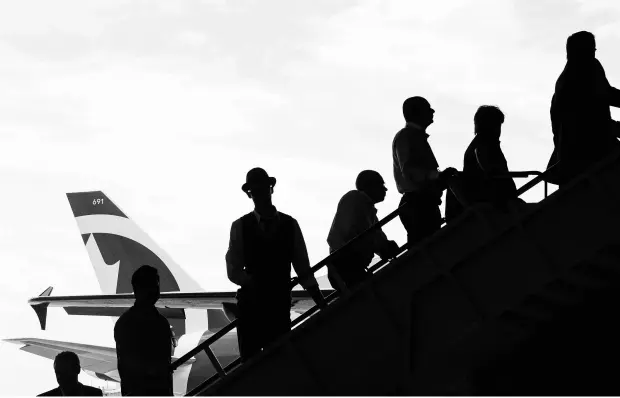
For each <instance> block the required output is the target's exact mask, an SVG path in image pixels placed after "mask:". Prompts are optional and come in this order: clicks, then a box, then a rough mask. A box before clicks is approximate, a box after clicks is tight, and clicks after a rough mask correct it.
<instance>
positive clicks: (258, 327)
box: [226, 168, 325, 361]
mask: <svg viewBox="0 0 620 398" xmlns="http://www.w3.org/2000/svg"><path fill="white" fill-rule="evenodd" d="M275 184H276V179H275V178H274V177H269V175H268V174H267V172H266V171H265V170H263V169H261V168H254V169H252V170H250V171H249V172H248V173H247V176H246V183H245V184H243V186H242V187H241V189H242V190H243V191H244V192H245V193H246V194H247V195H248V197H249V198H251V199H252V201H253V202H254V211H252V212H250V213H248V214H246V215H245V216H243V217H241V218H239V219H238V220H236V221H235V222H233V224H232V226H231V229H230V243H229V246H228V252H227V253H226V269H227V272H228V279H230V281H231V282H233V283H234V284H236V285H239V286H241V288H240V289H239V290H238V291H237V304H238V315H239V323H238V324H237V334H238V336H239V351H240V354H241V358H242V360H244V361H245V360H247V359H249V358H250V357H251V356H253V355H254V354H256V353H258V352H259V351H260V350H261V349H263V348H265V347H267V346H268V345H269V344H270V343H272V342H273V341H274V340H276V339H277V338H278V337H280V336H281V335H283V334H285V333H287V332H289V331H290V330H291V315H290V309H291V263H292V264H293V267H294V268H295V272H296V273H297V275H299V276H300V278H301V283H302V286H303V287H304V288H305V289H306V290H307V291H308V292H309V293H310V294H311V295H312V298H313V299H314V301H315V302H316V303H317V304H319V305H320V306H324V305H325V301H324V298H323V295H322V294H321V291H320V290H319V287H318V284H317V282H316V279H315V278H314V275H312V274H311V272H310V261H309V259H308V252H307V250H306V243H305V241H304V238H303V235H302V233H301V229H300V228H299V224H298V223H297V220H295V219H294V218H293V217H291V216H289V215H287V214H284V213H281V212H279V211H278V210H277V209H276V208H275V206H274V205H273V204H272V202H271V196H272V194H273V187H274V186H275Z"/></svg>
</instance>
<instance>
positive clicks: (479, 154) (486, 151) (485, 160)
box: [474, 145, 508, 177]
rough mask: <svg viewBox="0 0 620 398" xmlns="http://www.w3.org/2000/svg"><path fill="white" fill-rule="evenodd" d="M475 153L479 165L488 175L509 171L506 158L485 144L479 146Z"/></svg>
mask: <svg viewBox="0 0 620 398" xmlns="http://www.w3.org/2000/svg"><path fill="white" fill-rule="evenodd" d="M474 153H475V154H476V160H477V161H478V165H479V166H480V168H481V169H482V171H484V172H485V174H486V175H487V176H488V177H493V176H496V175H501V174H506V172H507V171H508V170H507V166H506V164H505V162H504V159H501V158H500V157H499V156H497V153H495V151H493V150H492V149H490V148H488V147H486V146H485V145H480V146H478V147H477V148H476V149H475V150H474Z"/></svg>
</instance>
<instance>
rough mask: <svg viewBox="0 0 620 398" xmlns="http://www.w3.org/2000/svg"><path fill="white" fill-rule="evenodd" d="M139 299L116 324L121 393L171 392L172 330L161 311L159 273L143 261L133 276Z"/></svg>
mask: <svg viewBox="0 0 620 398" xmlns="http://www.w3.org/2000/svg"><path fill="white" fill-rule="evenodd" d="M131 285H132V287H133V291H134V295H135V297H136V301H135V303H134V305H133V306H132V307H131V308H130V309H128V310H127V311H125V313H123V315H121V317H120V318H119V319H118V321H117V322H116V325H115V326H114V340H116V356H117V360H118V373H119V375H120V378H121V393H122V394H123V395H124V396H127V395H141V396H164V395H172V373H171V372H170V357H171V345H172V337H173V336H172V332H171V330H170V324H169V323H168V320H167V319H166V318H165V317H164V316H163V315H161V314H160V313H159V311H158V310H157V308H156V307H155V303H156V302H157V300H159V274H158V273H157V269H156V268H154V267H151V266H149V265H143V266H141V267H140V268H138V269H137V270H136V272H134V274H133V275H132V277H131Z"/></svg>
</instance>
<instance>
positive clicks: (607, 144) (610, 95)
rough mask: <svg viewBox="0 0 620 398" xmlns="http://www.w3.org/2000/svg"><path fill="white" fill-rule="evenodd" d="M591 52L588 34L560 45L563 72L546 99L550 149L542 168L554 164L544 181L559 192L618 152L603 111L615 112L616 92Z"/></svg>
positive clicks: (619, 94) (619, 98)
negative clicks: (563, 53) (562, 47)
mask: <svg viewBox="0 0 620 398" xmlns="http://www.w3.org/2000/svg"><path fill="white" fill-rule="evenodd" d="M595 52H596V42H595V39H594V35H593V34H592V33H590V32H585V31H582V32H577V33H575V34H573V35H571V36H570V37H569V38H568V40H567V41H566V58H567V62H566V66H565V67H564V70H563V71H562V73H561V74H560V77H559V78H558V80H557V82H556V84H555V93H554V94H553V98H552V99H551V112H550V113H551V127H552V130H553V144H554V146H555V148H554V151H553V154H552V155H551V159H550V160H549V164H548V166H547V167H548V168H549V167H551V166H553V165H554V164H557V165H556V167H555V168H554V170H553V171H552V172H550V175H549V177H548V181H549V182H551V183H554V184H558V185H560V186H562V185H563V184H565V183H567V182H569V181H570V180H571V179H572V178H574V177H575V176H576V175H578V174H579V173H581V172H583V171H585V169H586V168H588V167H589V166H591V165H593V164H594V163H596V162H597V161H600V160H602V159H603V158H604V157H605V156H606V155H608V154H610V153H611V152H612V151H614V150H617V149H618V148H620V144H619V143H618V140H617V139H616V137H617V136H618V135H619V133H620V128H619V127H618V126H619V125H618V122H615V121H613V120H612V118H611V112H610V110H609V107H610V106H614V107H620V90H618V89H616V88H614V87H612V86H611V85H610V84H609V82H608V81H607V77H606V76H605V70H604V69H603V66H602V65H601V63H600V62H599V61H598V59H596V57H595Z"/></svg>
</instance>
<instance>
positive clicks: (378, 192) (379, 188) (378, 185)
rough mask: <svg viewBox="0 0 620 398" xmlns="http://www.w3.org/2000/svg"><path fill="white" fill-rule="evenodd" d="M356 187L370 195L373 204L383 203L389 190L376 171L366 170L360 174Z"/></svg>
mask: <svg viewBox="0 0 620 398" xmlns="http://www.w3.org/2000/svg"><path fill="white" fill-rule="evenodd" d="M355 187H356V188H357V189H358V190H359V191H362V192H364V193H365V194H366V195H368V196H369V197H370V199H372V201H373V203H379V202H382V201H383V199H385V194H386V192H387V190H388V189H387V188H386V186H385V181H383V178H382V177H381V174H379V173H377V172H376V171H374V170H364V171H362V172H361V173H359V174H358V175H357V179H356V180H355Z"/></svg>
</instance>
